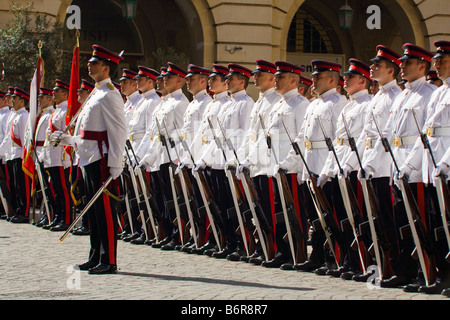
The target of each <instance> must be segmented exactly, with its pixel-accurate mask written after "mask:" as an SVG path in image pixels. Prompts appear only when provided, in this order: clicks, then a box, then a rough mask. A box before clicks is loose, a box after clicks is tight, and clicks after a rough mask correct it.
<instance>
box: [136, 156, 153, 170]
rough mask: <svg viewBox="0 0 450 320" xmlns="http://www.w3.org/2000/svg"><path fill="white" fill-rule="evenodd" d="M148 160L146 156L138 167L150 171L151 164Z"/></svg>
mask: <svg viewBox="0 0 450 320" xmlns="http://www.w3.org/2000/svg"><path fill="white" fill-rule="evenodd" d="M146 160H147V158H146V157H144V158H143V159H142V160H141V161H139V164H138V168H139V169H141V170H142V169H143V170H145V171H150V170H149V168H150V164H149V163H148V162H147V161H146Z"/></svg>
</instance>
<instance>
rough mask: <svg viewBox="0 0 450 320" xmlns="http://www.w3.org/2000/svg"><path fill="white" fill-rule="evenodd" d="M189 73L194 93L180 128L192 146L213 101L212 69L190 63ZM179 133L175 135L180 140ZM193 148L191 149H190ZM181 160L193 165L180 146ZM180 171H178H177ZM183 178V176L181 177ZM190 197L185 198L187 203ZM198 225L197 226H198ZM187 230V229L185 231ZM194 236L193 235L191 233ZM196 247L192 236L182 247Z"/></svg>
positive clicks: (191, 89)
mask: <svg viewBox="0 0 450 320" xmlns="http://www.w3.org/2000/svg"><path fill="white" fill-rule="evenodd" d="M187 71H188V73H187V75H186V77H185V79H186V87H187V90H188V91H189V92H190V93H191V94H192V96H193V99H192V101H191V102H190V103H189V105H188V107H187V109H186V111H185V113H184V116H183V118H184V124H183V127H181V128H180V130H179V134H181V139H183V140H184V141H186V143H187V145H188V146H192V143H193V141H194V139H195V134H196V133H197V132H198V128H199V127H200V124H201V121H202V120H203V114H204V113H205V110H206V108H207V106H208V105H209V104H210V103H211V101H212V98H211V96H210V95H209V94H208V92H207V86H208V78H209V76H210V75H211V73H212V72H211V70H209V69H206V68H202V67H199V66H196V65H194V64H190V65H189V66H188V70H187ZM177 136H178V134H176V136H175V137H174V138H175V139H176V140H178V137H177ZM189 150H191V149H189ZM196 152H197V151H196V150H195V149H194V154H193V156H196V154H195V153H196ZM180 161H181V162H182V164H181V166H179V168H181V167H182V166H183V163H184V161H186V162H187V163H188V167H192V160H191V159H190V155H189V154H188V152H187V150H184V148H180ZM177 172H178V171H177ZM191 172H192V171H191V170H189V171H188V176H189V179H190V181H191V183H192V185H193V187H194V192H195V193H196V195H197V196H196V198H197V199H199V200H200V199H201V195H200V194H199V190H198V186H197V183H196V180H195V179H194V178H193V177H192V174H191ZM180 179H181V177H180ZM188 201H189V199H185V202H186V204H187V203H188ZM196 227H197V226H196ZM185 232H186V231H185ZM191 236H193V235H191ZM193 247H195V241H194V240H193V239H192V238H191V239H190V241H189V242H188V243H186V245H185V246H184V247H183V248H182V250H183V251H185V252H190V251H191V249H192V248H193Z"/></svg>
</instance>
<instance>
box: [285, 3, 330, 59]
mask: <svg viewBox="0 0 450 320" xmlns="http://www.w3.org/2000/svg"><path fill="white" fill-rule="evenodd" d="M286 48H287V51H288V52H303V53H333V48H332V46H331V42H330V39H329V38H328V35H327V34H326V32H325V30H324V28H323V27H322V25H321V24H320V23H319V22H318V21H317V20H316V19H315V18H314V17H313V16H312V15H311V14H309V13H307V12H306V11H305V10H303V9H299V10H298V11H297V13H296V14H295V16H294V18H293V19H292V22H291V26H290V28H289V32H288V40H287V46H286Z"/></svg>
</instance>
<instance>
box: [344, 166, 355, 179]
mask: <svg viewBox="0 0 450 320" xmlns="http://www.w3.org/2000/svg"><path fill="white" fill-rule="evenodd" d="M342 171H344V172H343V175H344V178H347V177H348V175H349V174H350V172H352V171H353V168H352V167H351V166H350V165H348V164H345V165H344V167H342Z"/></svg>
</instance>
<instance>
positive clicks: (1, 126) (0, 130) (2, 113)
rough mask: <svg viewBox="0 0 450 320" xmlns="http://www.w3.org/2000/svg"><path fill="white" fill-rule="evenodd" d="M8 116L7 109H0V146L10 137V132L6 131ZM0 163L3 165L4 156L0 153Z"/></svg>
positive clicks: (9, 112)
mask: <svg viewBox="0 0 450 320" xmlns="http://www.w3.org/2000/svg"><path fill="white" fill-rule="evenodd" d="M10 115H11V110H10V109H9V107H4V108H2V109H0V144H1V143H2V141H4V140H5V139H7V137H8V136H9V135H10V130H9V129H8V119H9V117H10ZM0 161H2V162H3V163H5V154H4V153H3V152H2V153H0Z"/></svg>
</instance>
